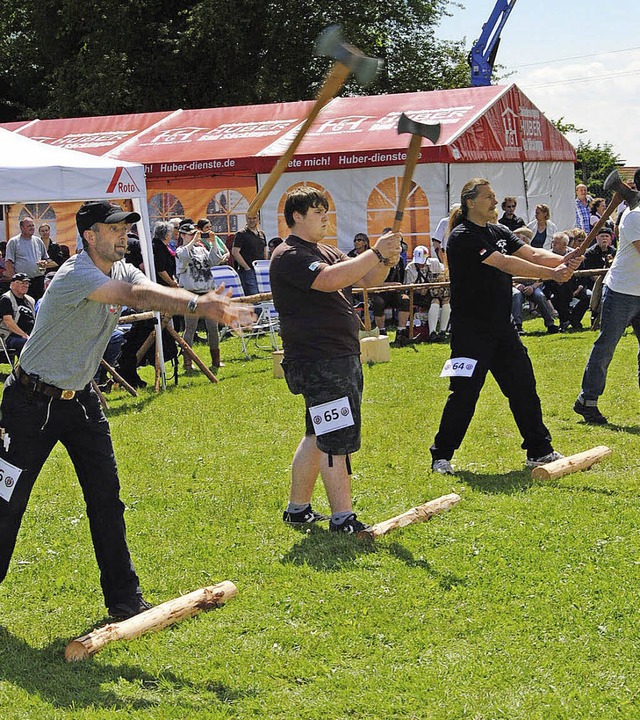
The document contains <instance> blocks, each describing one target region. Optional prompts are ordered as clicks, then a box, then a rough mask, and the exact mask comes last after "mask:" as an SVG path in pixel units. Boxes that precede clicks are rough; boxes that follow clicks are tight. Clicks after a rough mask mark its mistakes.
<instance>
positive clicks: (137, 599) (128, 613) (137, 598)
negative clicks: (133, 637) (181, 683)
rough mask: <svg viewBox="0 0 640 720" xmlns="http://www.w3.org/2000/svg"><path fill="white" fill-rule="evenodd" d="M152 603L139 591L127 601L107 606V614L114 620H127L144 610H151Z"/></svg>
mask: <svg viewBox="0 0 640 720" xmlns="http://www.w3.org/2000/svg"><path fill="white" fill-rule="evenodd" d="M152 607H153V605H151V604H150V603H148V602H147V601H146V600H145V599H144V598H143V597H142V595H141V594H140V593H138V594H137V595H134V597H133V598H131V600H128V601H127V602H122V603H117V604H116V605H114V606H113V607H110V608H109V616H110V617H112V618H113V619H114V620H118V621H119V620H128V619H129V618H132V617H134V616H135V615H139V614H140V613H141V612H144V611H145V610H151V608H152Z"/></svg>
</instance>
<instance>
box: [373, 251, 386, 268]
mask: <svg viewBox="0 0 640 720" xmlns="http://www.w3.org/2000/svg"><path fill="white" fill-rule="evenodd" d="M370 249H371V250H373V252H374V253H375V254H376V257H377V258H378V260H379V261H380V262H381V263H383V264H384V265H386V264H387V259H386V258H385V256H384V255H383V254H382V253H381V252H380V250H378V248H374V247H372V248H370Z"/></svg>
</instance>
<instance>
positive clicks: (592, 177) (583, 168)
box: [576, 140, 623, 200]
mask: <svg viewBox="0 0 640 720" xmlns="http://www.w3.org/2000/svg"><path fill="white" fill-rule="evenodd" d="M576 155H577V156H578V161H577V163H576V184H579V183H584V184H585V185H586V186H587V188H588V189H589V194H590V195H591V196H593V197H603V198H605V199H606V200H611V195H612V193H605V192H604V190H603V188H602V186H603V184H604V181H605V179H606V177H607V175H608V174H609V173H610V172H612V171H613V170H615V169H616V168H618V167H620V166H621V165H622V164H623V163H622V161H621V159H620V156H619V155H617V154H616V153H614V151H613V149H612V147H611V145H609V143H604V144H603V145H592V144H591V142H590V141H586V142H585V141H583V140H580V142H579V143H578V146H577V147H576Z"/></svg>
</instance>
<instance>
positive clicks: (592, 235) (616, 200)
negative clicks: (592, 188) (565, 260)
mask: <svg viewBox="0 0 640 720" xmlns="http://www.w3.org/2000/svg"><path fill="white" fill-rule="evenodd" d="M623 200H624V198H623V197H622V195H620V194H618V193H617V192H615V193H613V197H612V198H611V202H610V203H609V204H608V205H607V207H606V209H605V211H604V212H603V213H602V217H601V218H600V220H598V222H597V223H596V224H595V225H594V226H593V227H592V228H591V230H590V231H589V234H588V235H587V237H586V238H585V239H584V240H583V241H582V242H581V243H580V245H579V246H578V247H577V248H576V249H575V250H574V251H573V253H571V254H572V255H573V256H574V257H582V256H583V255H584V253H585V250H586V249H587V248H588V247H589V245H591V243H592V242H593V241H594V240H595V239H596V235H597V234H598V233H599V232H600V230H601V229H602V228H603V226H604V224H605V223H606V222H607V220H608V219H609V218H610V217H611V214H612V213H613V211H614V210H615V209H616V208H617V207H618V205H620V203H621V202H622V201H623Z"/></svg>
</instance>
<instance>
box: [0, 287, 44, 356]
mask: <svg viewBox="0 0 640 720" xmlns="http://www.w3.org/2000/svg"><path fill="white" fill-rule="evenodd" d="M29 282H30V281H29V276H28V275H27V274H26V273H16V274H15V275H13V277H12V278H11V284H10V285H9V290H7V292H6V293H4V294H3V295H2V296H1V297H0V318H2V320H1V321H0V335H2V338H3V340H4V342H5V345H6V346H7V348H8V349H9V350H15V351H16V352H17V353H18V355H19V354H20V351H21V350H22V348H23V347H24V345H25V343H26V342H27V340H28V339H29V335H30V334H31V331H32V330H33V326H34V324H35V300H34V299H33V298H32V297H31V296H30V295H27V293H28V291H29Z"/></svg>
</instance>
